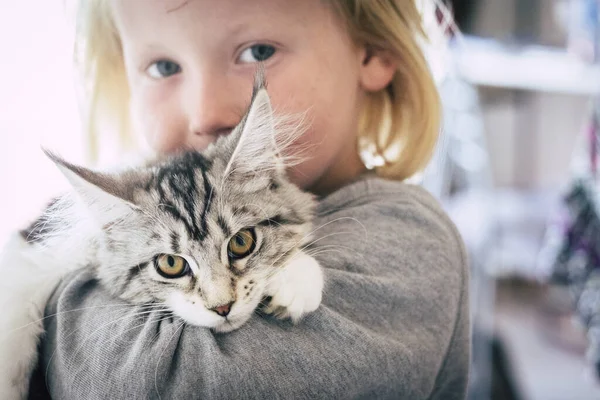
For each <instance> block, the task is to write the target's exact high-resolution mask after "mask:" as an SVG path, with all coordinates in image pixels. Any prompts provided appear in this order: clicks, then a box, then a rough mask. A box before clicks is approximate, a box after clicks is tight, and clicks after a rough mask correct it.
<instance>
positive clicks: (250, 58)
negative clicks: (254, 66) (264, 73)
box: [238, 44, 275, 63]
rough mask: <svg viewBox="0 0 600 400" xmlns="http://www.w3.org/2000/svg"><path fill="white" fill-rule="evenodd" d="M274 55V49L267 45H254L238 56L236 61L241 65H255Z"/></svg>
mask: <svg viewBox="0 0 600 400" xmlns="http://www.w3.org/2000/svg"><path fill="white" fill-rule="evenodd" d="M273 54H275V47H273V46H271V45H268V44H255V45H254V46H250V47H248V48H247V49H245V50H244V51H242V53H241V54H240V56H239V58H238V60H239V62H242V63H255V62H262V61H266V60H267V59H269V58H271V56H273Z"/></svg>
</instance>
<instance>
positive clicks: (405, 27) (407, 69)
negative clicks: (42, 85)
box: [75, 0, 441, 180]
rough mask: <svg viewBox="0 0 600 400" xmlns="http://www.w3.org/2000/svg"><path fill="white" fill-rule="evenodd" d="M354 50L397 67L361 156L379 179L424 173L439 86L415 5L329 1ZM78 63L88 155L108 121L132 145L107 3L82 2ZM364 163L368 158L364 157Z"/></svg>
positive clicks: (372, 104) (362, 139) (374, 101)
mask: <svg viewBox="0 0 600 400" xmlns="http://www.w3.org/2000/svg"><path fill="white" fill-rule="evenodd" d="M328 2H329V4H330V5H332V6H333V9H334V10H335V12H336V14H337V15H338V17H340V18H341V21H342V22H343V23H344V24H345V25H346V27H347V29H348V32H349V34H350V36H351V37H352V39H353V40H354V42H355V43H356V44H357V45H361V46H366V47H367V48H368V49H371V50H372V51H385V52H387V53H388V54H390V55H391V56H393V57H394V58H395V59H396V60H397V62H398V70H397V72H396V74H395V76H394V77H393V79H392V82H391V83H390V84H389V85H388V87H387V88H385V89H384V90H381V91H379V92H376V93H370V94H369V95H368V97H367V100H366V103H365V106H364V108H363V110H362V115H361V118H360V123H359V138H358V144H357V146H358V151H360V152H361V154H362V155H364V154H367V155H368V156H370V157H371V158H372V159H374V160H376V161H377V160H379V163H377V162H375V170H376V172H377V174H378V175H380V176H382V177H386V178H391V179H397V180H403V179H406V178H408V177H410V176H412V175H413V174H415V173H416V172H418V171H420V170H421V169H423V168H424V167H425V165H426V164H427V162H428V161H429V159H430V157H431V155H432V153H433V149H434V147H435V144H436V142H437V137H438V134H439V129H440V119H441V106H440V100H439V96H438V92H437V88H436V85H435V82H434V80H433V77H432V75H431V73H430V70H429V67H428V64H427V61H426V59H425V56H424V54H423V51H422V47H421V45H420V40H422V39H424V38H425V36H426V35H425V33H424V31H423V28H422V24H421V21H422V19H421V18H422V17H421V14H420V13H419V9H418V8H417V6H416V4H415V0H328ZM79 7H80V8H79V10H78V21H77V23H78V35H77V37H78V38H77V40H76V53H75V54H76V57H77V58H76V62H77V64H78V65H79V67H80V68H81V72H82V73H83V78H84V82H85V84H86V87H85V91H86V92H87V94H88V96H87V103H86V104H85V109H86V113H85V120H86V121H87V126H86V130H87V132H88V136H89V146H88V147H89V149H90V156H91V157H96V156H97V154H98V151H99V149H98V133H99V131H100V126H101V124H102V123H106V121H113V123H116V126H113V127H112V128H113V129H116V131H117V132H118V134H119V142H120V143H121V144H123V145H125V146H131V145H132V144H133V139H132V135H131V129H130V121H129V89H128V85H127V77H126V73H125V65H124V61H123V54H122V48H121V42H120V39H119V35H118V33H117V30H116V28H115V25H114V22H113V19H112V17H111V14H110V9H109V6H108V4H107V2H106V1H105V0H86V1H81V0H80V6H79ZM362 158H363V160H364V159H365V157H362Z"/></svg>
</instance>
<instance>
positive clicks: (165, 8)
mask: <svg viewBox="0 0 600 400" xmlns="http://www.w3.org/2000/svg"><path fill="white" fill-rule="evenodd" d="M110 7H111V11H112V14H113V16H114V17H115V19H116V20H117V22H118V23H119V24H120V25H123V26H124V27H126V26H128V25H132V24H138V23H144V22H146V23H150V22H153V23H156V22H165V23H169V22H171V23H172V22H177V21H179V22H181V21H189V22H196V23H210V22H212V23H215V24H216V26H217V27H223V28H227V27H232V28H233V29H235V28H237V26H236V25H239V24H240V21H244V22H245V23H247V24H250V25H257V24H265V23H269V22H272V23H276V22H281V21H282V19H283V20H285V21H286V22H287V23H289V22H298V23H302V24H309V23H310V22H311V21H316V20H318V19H319V16H320V15H322V14H323V13H328V8H327V7H325V5H324V2H323V1H322V0H302V1H297V0H251V1H248V0H126V1H123V0H110Z"/></svg>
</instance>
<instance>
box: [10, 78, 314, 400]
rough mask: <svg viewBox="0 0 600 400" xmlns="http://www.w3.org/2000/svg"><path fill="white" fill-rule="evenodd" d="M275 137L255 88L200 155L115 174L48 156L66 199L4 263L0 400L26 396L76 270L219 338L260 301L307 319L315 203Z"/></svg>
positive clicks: (262, 93)
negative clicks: (62, 179) (52, 300)
mask: <svg viewBox="0 0 600 400" xmlns="http://www.w3.org/2000/svg"><path fill="white" fill-rule="evenodd" d="M276 129H277V128H276V122H275V119H274V117H273V113H272V109H271V106H270V102H269V97H268V95H267V92H266V90H265V89H264V87H263V86H262V85H259V86H257V87H255V90H254V93H253V97H252V102H251V105H250V108H249V110H248V113H247V114H246V116H245V117H244V119H243V120H242V122H241V123H240V124H239V125H238V126H237V127H236V128H235V130H234V131H233V132H232V133H231V134H230V135H228V136H224V137H221V138H220V139H219V140H218V141H216V142H215V143H214V144H213V145H211V146H210V147H209V148H208V149H207V150H206V151H204V152H201V153H199V152H194V151H190V152H186V153H183V154H180V155H178V156H174V157H171V158H169V159H167V160H163V161H157V162H154V163H153V164H150V165H148V166H145V167H142V168H138V169H133V170H129V171H126V172H123V173H119V174H108V173H98V172H93V171H90V170H88V169H85V168H82V167H78V166H75V165H72V164H70V163H68V162H66V161H63V160H61V159H60V158H58V157H56V156H53V155H51V154H49V156H50V157H51V158H52V160H53V161H54V162H55V163H56V165H57V166H58V167H59V168H60V169H61V171H62V172H63V173H64V174H65V176H66V177H67V178H68V179H69V181H70V182H71V184H72V186H73V188H74V192H73V193H72V194H70V195H66V196H63V197H62V198H60V199H58V200H57V201H55V202H54V204H53V205H51V206H50V207H49V210H48V212H47V213H46V214H44V216H42V217H41V218H40V219H39V220H38V222H37V223H36V224H35V225H33V226H32V227H31V228H30V229H28V230H26V231H24V232H22V233H21V236H19V235H15V237H13V238H12V239H11V241H10V242H9V243H8V245H7V246H6V248H5V249H4V251H3V253H2V255H1V258H0V272H1V274H2V275H1V276H2V282H1V283H0V307H1V309H2V312H1V313H0V399H21V398H25V397H26V395H27V389H28V385H29V379H30V375H31V373H32V371H33V369H34V367H35V365H36V362H37V344H38V340H39V336H40V334H41V333H42V331H43V325H42V321H41V318H42V317H43V310H44V307H45V304H46V302H47V300H48V297H49V296H50V294H51V293H52V290H53V289H54V288H55V287H56V285H57V283H58V282H59V280H60V279H61V277H62V276H64V274H65V273H67V272H69V271H72V270H73V269H77V268H83V267H86V268H92V270H93V271H94V272H95V273H96V275H97V277H98V279H99V280H100V281H101V282H102V283H103V285H104V287H105V288H106V289H108V290H109V291H111V292H112V293H113V294H114V295H115V296H118V297H120V298H122V299H124V300H127V301H128V302H131V303H134V304H147V303H154V304H159V305H164V307H165V308H166V309H168V310H170V311H172V312H173V313H174V314H176V315H178V316H179V317H181V318H182V319H183V320H185V321H186V322H187V323H190V324H193V325H199V326H204V327H209V328H211V329H213V330H214V331H217V332H227V331H231V330H234V329H237V328H239V327H240V326H241V325H243V324H244V323H245V322H246V321H247V320H248V319H249V318H250V317H251V316H252V315H253V313H254V311H255V309H256V308H257V306H258V305H259V303H260V302H261V300H262V299H263V298H264V297H265V296H269V297H272V300H271V303H270V305H269V306H268V308H267V309H266V310H265V311H266V312H267V313H274V314H275V315H276V316H278V317H281V318H291V319H292V320H293V321H294V322H297V321H298V320H299V319H300V318H301V317H302V316H303V315H305V314H306V313H309V312H311V311H314V310H316V309H317V308H318V306H319V304H320V303H321V294H322V289H323V274H322V271H321V268H320V266H319V265H318V263H317V262H316V260H315V259H313V258H312V257H310V256H309V255H308V254H306V253H305V252H303V246H304V245H305V244H306V243H307V241H308V235H309V233H310V230H311V220H312V216H313V211H314V207H315V200H314V199H313V197H312V196H311V195H310V194H307V193H304V192H302V191H301V190H300V189H298V188H297V187H296V186H294V185H293V184H291V183H290V182H289V181H288V180H287V178H286V175H285V162H284V159H283V158H282V155H281V154H282V146H281V143H282V142H283V141H286V139H283V140H281V137H282V136H278V135H276V134H275V133H276V132H275V131H276ZM289 142H290V140H287V143H289Z"/></svg>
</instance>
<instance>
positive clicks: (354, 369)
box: [32, 178, 470, 400]
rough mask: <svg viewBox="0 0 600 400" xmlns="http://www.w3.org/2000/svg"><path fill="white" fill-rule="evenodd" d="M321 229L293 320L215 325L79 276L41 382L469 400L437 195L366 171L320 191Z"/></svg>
mask: <svg viewBox="0 0 600 400" xmlns="http://www.w3.org/2000/svg"><path fill="white" fill-rule="evenodd" d="M315 226H316V227H320V228H319V229H318V230H316V235H317V238H320V240H318V241H317V242H316V244H315V250H317V251H316V256H315V257H316V258H317V259H318V260H319V262H320V263H321V265H322V266H323V267H324V270H325V279H326V282H325V291H324V297H323V303H322V305H321V307H320V308H319V309H318V310H317V311H316V312H315V313H313V314H310V315H309V316H307V317H306V319H304V320H303V321H302V322H301V323H300V324H299V325H297V326H294V325H292V324H291V323H290V322H287V321H278V320H275V319H273V318H271V317H266V316H261V315H255V316H254V317H252V318H251V319H250V321H249V322H248V323H247V324H246V325H244V326H243V327H242V328H240V329H239V330H237V331H234V332H231V333H227V334H215V333H213V332H211V331H210V330H208V329H206V328H199V327H194V326H187V325H185V326H184V325H183V324H182V323H181V320H180V319H178V318H177V317H175V318H172V317H170V316H169V315H165V314H160V313H159V312H156V311H152V310H148V309H144V308H142V307H133V306H127V305H125V306H123V301H120V300H118V299H115V298H111V297H110V296H109V295H108V294H107V293H106V292H105V291H104V290H103V288H102V287H100V286H99V285H98V283H97V282H96V281H95V280H94V279H93V278H92V277H91V276H90V274H89V272H87V271H80V272H77V273H75V274H73V275H71V276H69V278H68V279H66V280H65V281H64V282H63V283H62V284H61V286H60V287H59V289H58V290H57V291H56V292H55V293H54V295H53V297H52V299H51V301H50V303H49V305H48V307H47V309H46V314H47V315H48V316H50V317H49V318H47V319H46V321H45V328H46V336H45V339H44V341H43V343H42V346H41V361H40V367H39V370H38V373H37V374H36V375H35V377H34V386H35V387H37V388H38V389H37V390H39V388H40V387H41V388H43V387H44V379H45V380H46V385H47V387H48V391H49V392H50V394H51V396H52V398H56V399H160V398H162V399H195V398H197V399H277V398H282V399H375V398H377V399H444V400H451V399H463V398H464V397H465V392H466V386H467V378H468V369H469V354H470V330H469V298H468V285H469V280H468V267H467V260H466V257H465V251H464V248H463V244H462V241H461V239H460V237H459V234H458V233H457V230H456V229H455V227H454V225H453V224H452V222H451V221H450V220H449V219H448V217H447V216H446V215H445V214H444V212H443V211H442V210H441V209H440V207H439V205H438V204H437V202H436V201H435V200H434V199H433V198H432V197H431V196H430V195H429V194H428V193H426V192H425V191H424V190H423V189H421V188H419V187H416V186H410V185H405V184H401V183H396V182H391V181H384V180H381V179H377V178H368V179H363V180H360V181H358V182H355V183H353V184H351V185H349V186H346V187H344V188H342V189H340V190H339V191H337V192H335V193H333V194H331V195H330V196H328V197H326V198H325V199H323V200H322V201H321V203H320V206H319V213H318V218H317V220H316V222H315ZM57 313H58V315H57V316H53V315H54V314H57ZM140 313H141V314H140ZM32 395H33V393H32ZM32 397H33V396H32Z"/></svg>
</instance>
